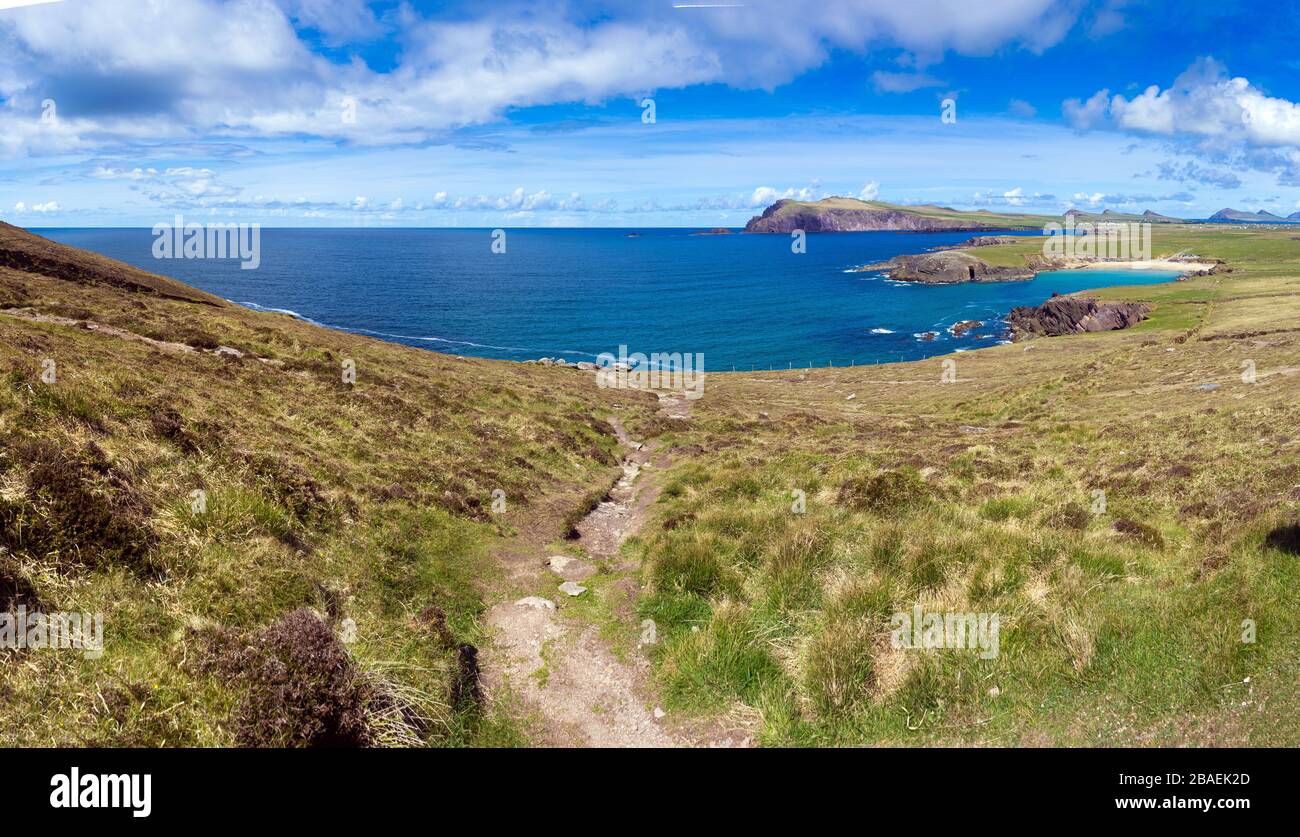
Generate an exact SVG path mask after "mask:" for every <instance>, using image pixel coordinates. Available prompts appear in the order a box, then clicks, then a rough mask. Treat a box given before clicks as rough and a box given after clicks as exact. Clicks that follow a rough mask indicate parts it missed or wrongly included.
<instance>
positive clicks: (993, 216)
mask: <svg viewBox="0 0 1300 837" xmlns="http://www.w3.org/2000/svg"><path fill="white" fill-rule="evenodd" d="M774 207H775V208H774V209H773V208H772V207H769V208H768V210H765V216H766V217H769V218H770V219H772V220H773V221H779V220H780V219H803V220H804V221H806V220H808V219H809V218H812V217H816V216H830V215H833V214H835V213H840V212H849V213H852V212H855V211H856V212H873V211H874V212H885V213H894V214H897V215H901V216H904V217H909V216H910V217H911V218H914V219H928V220H931V221H940V222H944V223H945V224H947V225H949V226H951V227H952V228H955V229H970V230H978V229H1040V228H1042V226H1043V225H1044V224H1046V223H1048V222H1051V221H1060V220H1061V219H1060V218H1059V217H1057V216H1048V215H1019V214H1016V213H998V212H990V211H989V210H986V209H980V210H974V211H962V210H956V209H950V208H948V207H945V206H931V205H926V204H906V205H904V204H891V203H885V202H884V201H861V200H858V199H856V198H844V197H831V198H822V199H821V200H816V201H797V200H782V201H779V202H778V203H777V204H774ZM768 213H770V215H768ZM751 223H753V222H752V221H751ZM884 228H894V227H884Z"/></svg>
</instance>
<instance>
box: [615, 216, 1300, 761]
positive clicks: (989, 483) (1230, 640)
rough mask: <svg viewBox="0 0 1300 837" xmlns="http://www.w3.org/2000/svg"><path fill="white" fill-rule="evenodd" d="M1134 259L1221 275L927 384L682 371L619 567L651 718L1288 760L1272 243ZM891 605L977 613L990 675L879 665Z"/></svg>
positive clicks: (1297, 456) (1200, 234) (1295, 341)
mask: <svg viewBox="0 0 1300 837" xmlns="http://www.w3.org/2000/svg"><path fill="white" fill-rule="evenodd" d="M1156 244H1157V249H1159V250H1162V251H1165V250H1168V251H1178V250H1184V249H1188V248H1190V249H1192V250H1194V251H1195V252H1197V253H1199V254H1201V255H1204V256H1207V257H1219V258H1224V259H1227V260H1229V261H1230V262H1232V264H1233V266H1234V268H1235V270H1234V272H1233V273H1230V274H1223V275H1217V276H1210V277H1204V278H1199V279H1192V280H1190V281H1187V282H1181V283H1170V284H1167V285H1159V286H1146V287H1141V288H1131V289H1125V288H1111V289H1108V290H1107V291H1105V292H1104V293H1103V294H1101V295H1102V296H1105V297H1108V298H1115V299H1144V300H1151V301H1153V302H1154V303H1155V309H1154V315H1153V316H1152V318H1151V319H1150V320H1149V321H1148V322H1145V323H1143V324H1142V325H1141V326H1140V327H1138V328H1135V329H1133V330H1131V331H1127V332H1116V333H1108V334H1100V335H1083V336H1077V337H1067V338H1049V339H1040V340H1037V341H1034V342H1032V343H1029V344H1016V345H1008V346H1001V347H996V348H990V349H987V350H984V351H980V352H971V353H963V354H960V355H956V356H952V358H951V359H952V360H954V361H955V363H956V372H957V381H956V383H949V384H945V383H942V382H941V372H942V366H941V364H942V362H943V360H944V359H940V358H936V359H932V360H927V361H922V362H916V363H907V364H893V365H887V366H878V367H865V368H864V367H859V368H855V369H827V370H815V371H806V372H799V371H795V372H782V373H775V374H774V373H768V374H741V375H715V376H713V377H711V378H710V380H709V383H708V391H707V395H706V397H705V398H704V399H702V400H701V401H700V402H699V403H698V405H697V407H696V409H695V420H694V424H693V429H692V431H691V432H690V433H689V434H684V435H681V436H678V437H673V438H674V439H675V441H676V442H677V443H678V444H679V445H680V446H682V447H683V448H685V449H688V450H690V451H691V452H692V453H693V455H691V456H690V457H689V458H687V459H685V460H684V461H681V462H680V463H679V464H678V465H677V466H676V467H675V468H674V469H673V470H672V472H671V473H670V474H669V475H668V481H667V483H666V486H665V489H664V496H665V499H664V500H663V501H662V502H661V504H660V509H659V515H658V517H657V525H656V526H655V527H652V528H651V529H650V530H649V531H647V532H646V533H644V535H643V537H642V538H641V539H640V540H639V541H638V542H637V544H636V545H635V547H634V548H636V549H638V550H639V551H640V554H641V556H642V558H643V560H644V562H645V566H646V570H645V574H644V581H645V583H646V585H647V594H646V596H645V597H644V599H643V600H642V604H641V615H642V616H643V617H646V618H653V619H655V620H656V621H657V623H658V625H659V629H660V631H661V633H662V635H665V636H666V640H665V641H664V642H663V643H662V644H661V645H660V646H658V649H657V651H656V665H657V672H658V677H659V682H660V683H661V685H662V687H663V689H664V693H665V700H666V702H667V705H669V706H670V707H671V708H672V709H674V710H677V711H682V712H687V713H692V712H695V713H704V714H706V715H707V714H713V713H725V714H726V715H728V716H729V717H741V718H748V719H750V722H751V723H752V724H753V725H754V727H755V728H756V729H758V730H759V731H760V733H759V734H760V736H761V739H762V740H763V741H765V742H766V743H769V744H861V743H888V744H936V743H942V744H950V743H978V744H997V745H1026V744H1029V745H1034V744H1071V745H1074V744H1153V743H1163V744H1197V745H1206V744H1210V745H1239V744H1246V743H1251V744H1289V745H1295V744H1297V743H1300V712H1298V711H1297V709H1298V708H1300V707H1298V706H1297V699H1296V693H1295V689H1294V684H1295V682H1296V678H1297V675H1298V674H1300V617H1297V609H1296V607H1295V605H1296V601H1297V596H1298V594H1297V590H1300V564H1298V562H1300V528H1297V527H1298V526H1300V514H1298V513H1300V436H1297V434H1296V428H1297V427H1300V361H1298V358H1300V354H1298V353H1297V348H1298V347H1300V327H1297V325H1296V323H1297V315H1298V314H1300V285H1298V284H1297V282H1298V281H1300V279H1298V278H1297V277H1300V266H1297V265H1296V259H1297V258H1300V244H1297V243H1296V242H1294V241H1291V240H1290V239H1289V238H1288V237H1286V236H1278V235H1274V234H1268V235H1252V234H1251V233H1249V232H1247V231H1238V230H1231V231H1222V232H1215V231H1211V232H1204V231H1191V230H1186V229H1184V230H1179V231H1176V232H1172V233H1164V232H1163V231H1162V232H1161V233H1160V234H1159V237H1158V240H1157V242H1156ZM1026 246H1027V245H1014V246H1012V247H1010V248H1008V249H1007V250H1006V251H1005V252H1007V253H1008V255H1010V254H1014V253H1019V251H1020V249H1022V248H1024V247H1026ZM993 249H1000V248H981V249H980V250H979V255H981V256H985V255H986V253H987V252H989V251H990V250H993ZM1248 363H1249V364H1250V366H1251V367H1252V368H1254V369H1255V371H1256V378H1255V379H1254V380H1255V382H1254V383H1247V382H1246V381H1245V380H1243V377H1242V375H1243V372H1244V371H1245V369H1246V368H1247V366H1246V364H1248ZM794 490H799V491H802V492H804V493H805V494H806V511H805V512H804V513H802V514H799V513H795V512H794V511H793V509H792V504H793V502H794V495H792V493H791V492H792V491H794ZM1096 492H1104V493H1103V494H1097V493H1096ZM1098 497H1102V498H1104V506H1101V505H1099V504H1097V499H1098ZM916 605H920V606H922V607H923V608H924V609H925V610H926V611H940V612H951V611H960V612H994V613H999V614H1001V616H1002V632H1001V653H1000V655H999V656H998V657H997V658H996V659H992V660H984V659H980V658H979V657H978V656H976V655H974V654H971V653H969V652H963V651H930V652H917V651H900V650H896V649H894V648H892V647H891V646H890V644H889V642H888V637H889V632H890V621H889V620H890V616H891V614H893V613H895V612H900V611H903V612H910V611H912V609H913V607H914V606H916ZM1244 620H1253V622H1254V624H1255V626H1256V630H1257V635H1256V636H1255V637H1254V639H1255V641H1253V642H1243V641H1242V637H1243V631H1244V628H1243V622H1244Z"/></svg>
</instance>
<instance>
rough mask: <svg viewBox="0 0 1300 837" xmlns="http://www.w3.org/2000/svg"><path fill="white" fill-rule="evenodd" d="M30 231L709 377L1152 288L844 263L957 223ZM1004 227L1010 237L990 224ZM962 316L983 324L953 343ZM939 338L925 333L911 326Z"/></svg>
mask: <svg viewBox="0 0 1300 837" xmlns="http://www.w3.org/2000/svg"><path fill="white" fill-rule="evenodd" d="M36 232H39V233H40V234H41V235H44V236H46V237H48V238H51V239H53V240H55V241H59V242H62V243H64V244H70V245H74V246H76V247H83V248H86V249H88V250H94V251H96V252H99V253H103V254H104V255H106V256H110V257H112V258H115V259H119V260H121V261H124V262H127V263H129V264H132V265H135V266H137V267H140V268H142V269H144V270H148V271H151V272H154V273H161V274H163V275H167V276H172V277H175V278H176V279H179V280H181V281H183V282H186V283H188V284H190V285H194V286H195V287H198V288H201V289H203V290H205V291H208V292H209V293H213V294H216V295H218V296H221V297H223V298H225V299H228V300H230V301H232V302H236V303H239V304H241V305H246V306H248V307H250V308H257V309H267V310H276V311H285V312H292V313H294V314H296V315H297V316H299V317H302V318H304V319H307V320H311V321H313V322H316V323H320V324H322V325H327V326H330V327H333V328H339V329H344V330H348V331H353V332H356V333H359V334H366V335H370V336H374V337H381V338H384V339H387V340H393V341H397V342H401V343H407V344H410V345H413V346H420V347H423V348H427V349H432V350H435V351H440V352H448V353H453V354H462V355H474V356H479V357H491V358H504V359H509V360H528V359H535V358H541V357H553V358H558V357H563V358H565V359H567V360H570V361H580V360H593V359H594V358H595V357H596V356H597V355H599V354H601V353H602V352H609V353H611V354H614V355H617V354H618V353H619V347H620V346H626V347H627V351H628V352H629V353H633V352H643V353H645V354H647V355H648V354H650V353H652V352H668V353H672V352H682V353H687V352H690V353H696V354H703V355H704V367H705V368H706V369H712V370H727V369H731V368H733V367H734V368H736V369H738V370H739V369H767V368H786V367H788V366H794V367H806V366H809V365H812V366H826V365H828V364H832V363H833V364H834V365H836V366H843V365H849V364H851V363H857V364H864V363H878V362H889V361H897V360H915V359H919V358H924V357H930V356H934V355H939V354H946V353H949V352H952V351H956V350H964V349H975V348H979V347H982V346H988V345H992V344H994V343H996V342H997V341H998V340H1000V339H1003V338H1004V337H1005V334H1004V327H1003V325H1002V323H1001V320H1002V318H1003V317H1005V316H1006V314H1007V312H1009V311H1010V310H1011V309H1012V308H1013V307H1015V306H1017V305H1035V304H1038V303H1040V302H1042V301H1043V300H1045V299H1047V298H1048V297H1050V296H1051V295H1052V293H1053V292H1059V293H1070V292H1072V291H1078V290H1083V289H1086V288H1099V287H1105V286H1109V285H1139V284H1151V283H1155V282H1164V281H1168V280H1170V279H1172V278H1173V277H1174V276H1175V275H1176V274H1173V273H1168V272H1154V271H1143V272H1136V271H1061V272H1054V273H1044V274H1040V275H1039V276H1038V277H1037V278H1035V279H1033V280H1031V281H1027V282H1004V283H995V284H979V285H977V284H964V285H943V286H924V285H913V284H906V283H901V282H892V281H889V280H887V279H885V278H884V277H883V276H882V275H881V274H879V273H860V272H852V270H851V269H852V268H853V267H855V266H857V265H863V264H871V263H876V262H882V261H885V260H887V259H889V258H890V257H892V256H896V255H900V254H907V253H921V252H924V251H926V250H927V249H929V248H931V247H935V246H938V245H944V244H956V243H959V242H961V241H964V240H966V239H968V238H970V237H971V235H973V234H974V233H970V232H946V233H897V232H869V233H828V234H810V235H808V237H807V251H806V252H805V253H802V254H797V253H793V252H791V239H790V237H789V236H783V235H739V234H733V235H691V234H690V231H689V230H677V229H646V230H637V231H635V232H637V233H639V234H638V235H637V236H635V237H632V236H629V235H628V233H629V232H632V231H630V230H622V229H507V230H506V236H505V252H504V253H494V252H493V250H492V243H493V238H492V231H491V230H488V229H269V228H268V229H263V230H262V231H261V262H260V265H259V267H258V268H257V269H255V270H242V269H241V268H240V265H239V262H238V261H237V260H217V259H161V260H160V259H155V258H154V257H153V254H152V244H153V240H154V237H153V235H152V232H151V231H150V230H148V229H51V230H37V231H36ZM1005 234H1011V233H1005ZM962 320H979V321H982V322H984V323H985V324H986V325H985V326H984V327H983V328H979V329H975V330H973V331H972V332H970V333H967V334H965V335H962V336H960V337H958V336H954V335H952V334H950V333H949V332H948V330H947V329H948V327H949V326H951V325H952V324H954V323H956V322H958V321H962ZM927 332H937V336H936V337H934V338H933V339H931V340H925V339H922V337H920V335H924V334H925V333H927Z"/></svg>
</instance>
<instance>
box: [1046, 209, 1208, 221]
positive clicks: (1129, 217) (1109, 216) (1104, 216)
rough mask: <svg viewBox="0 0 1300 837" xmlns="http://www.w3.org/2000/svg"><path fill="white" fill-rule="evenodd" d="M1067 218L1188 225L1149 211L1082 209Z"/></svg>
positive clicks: (1067, 215)
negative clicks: (1088, 210)
mask: <svg viewBox="0 0 1300 837" xmlns="http://www.w3.org/2000/svg"><path fill="white" fill-rule="evenodd" d="M1065 215H1066V217H1067V218H1069V217H1073V218H1074V219H1075V220H1076V221H1094V222H1095V221H1115V222H1121V221H1145V222H1147V223H1149V224H1183V223H1186V222H1185V221H1183V219H1181V218H1171V217H1170V216H1168V215H1161V214H1160V213H1158V212H1152V211H1151V210H1149V209H1148V210H1147V211H1146V212H1143V213H1142V214H1141V215H1137V214H1135V213H1130V212H1116V211H1115V210H1113V209H1107V210H1104V211H1102V212H1100V213H1098V212H1084V211H1083V210H1081V209H1071V210H1070V211H1069V212H1067V213H1065Z"/></svg>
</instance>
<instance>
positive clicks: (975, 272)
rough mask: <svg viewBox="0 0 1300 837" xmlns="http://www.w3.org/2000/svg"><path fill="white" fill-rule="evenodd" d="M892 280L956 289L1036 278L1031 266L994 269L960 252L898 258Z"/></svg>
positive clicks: (892, 265) (892, 266) (893, 264)
mask: <svg viewBox="0 0 1300 837" xmlns="http://www.w3.org/2000/svg"><path fill="white" fill-rule="evenodd" d="M888 269H889V278H890V279H896V280H898V281H900V282H922V283H925V284H928V285H952V284H956V283H958V282H1020V281H1024V280H1026V279H1033V278H1034V271H1033V269H1032V268H1030V267H1029V266H1027V265H1026V266H1022V267H1007V266H1001V265H991V264H989V263H988V262H986V261H984V260H983V259H981V258H978V257H976V256H972V255H971V254H970V253H963V252H961V251H959V250H947V251H943V252H939V253H922V254H921V255H918V256H898V257H896V258H895V259H894V260H893V261H891V262H889V264H888Z"/></svg>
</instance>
